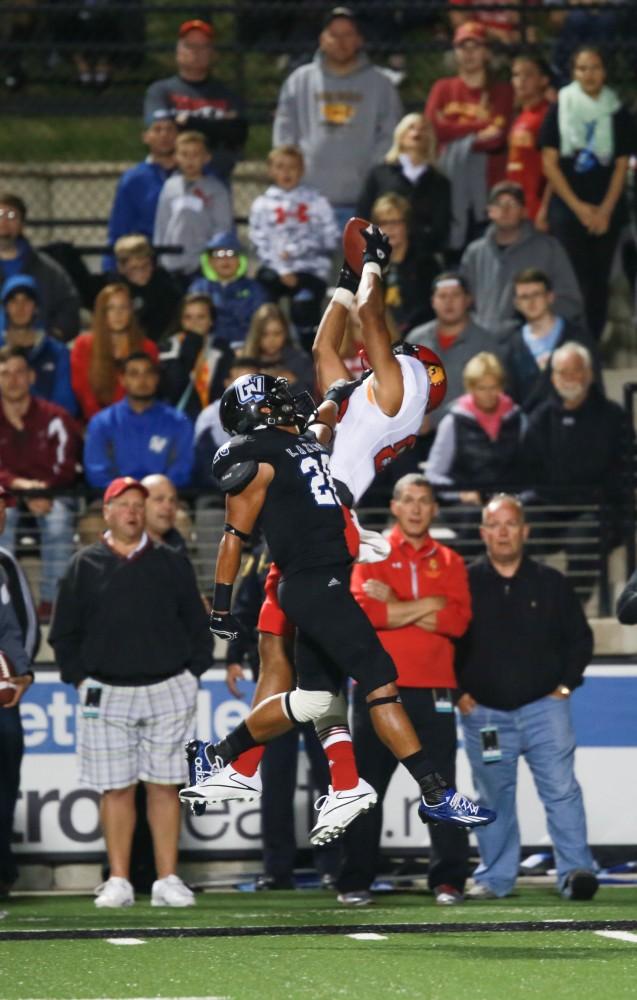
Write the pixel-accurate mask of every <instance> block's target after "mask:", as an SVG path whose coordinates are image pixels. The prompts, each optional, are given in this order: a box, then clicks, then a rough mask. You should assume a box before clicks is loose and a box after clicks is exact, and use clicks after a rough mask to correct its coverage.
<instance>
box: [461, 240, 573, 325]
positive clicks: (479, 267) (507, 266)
mask: <svg viewBox="0 0 637 1000" xmlns="http://www.w3.org/2000/svg"><path fill="white" fill-rule="evenodd" d="M527 267H535V268H539V269H540V271H544V272H545V274H547V275H548V276H549V278H550V279H551V282H552V283H553V290H554V292H555V303H554V306H553V310H554V312H555V313H556V314H557V315H558V316H564V317H565V319H569V320H572V321H573V322H575V323H579V324H580V325H582V326H585V325H586V324H585V321H584V305H583V302H582V293H581V292H580V288H579V285H578V283H577V278H576V277H575V271H574V270H573V266H572V264H571V262H570V260H569V258H568V256H567V253H566V251H565V250H564V248H563V246H562V244H561V243H560V242H559V241H558V240H556V239H555V237H554V236H549V235H548V234H547V233H540V232H538V230H537V229H535V227H534V226H532V225H531V223H530V222H523V223H522V229H521V233H520V238H519V239H518V240H517V241H516V242H515V243H512V244H511V245H510V246H508V247H506V248H504V249H500V248H499V247H498V246H497V244H496V242H495V226H489V228H488V229H487V231H486V233H485V235H484V236H483V237H482V238H481V239H479V240H474V241H473V243H470V244H469V246H468V247H467V249H466V250H465V252H464V254H463V255H462V260H461V261H460V271H461V273H462V275H463V276H464V277H465V278H466V280H467V282H468V284H469V287H470V289H471V294H472V295H473V299H474V316H475V319H476V322H477V323H479V324H480V325H481V326H483V327H485V328H486V329H487V330H489V331H490V332H491V333H493V334H494V335H495V336H496V337H497V338H498V340H506V339H507V338H508V337H509V336H510V334H511V333H512V331H513V330H515V329H516V327H517V326H518V325H519V323H518V321H517V320H516V318H515V307H514V305H513V293H514V286H513V279H514V278H515V275H516V274H517V273H518V272H519V271H523V270H524V269H525V268H527Z"/></svg>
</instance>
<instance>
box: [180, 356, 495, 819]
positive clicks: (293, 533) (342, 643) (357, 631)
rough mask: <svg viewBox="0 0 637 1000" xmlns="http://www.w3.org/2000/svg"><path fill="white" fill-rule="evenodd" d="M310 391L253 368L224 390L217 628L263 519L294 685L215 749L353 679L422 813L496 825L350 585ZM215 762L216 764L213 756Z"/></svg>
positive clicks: (296, 719) (309, 706) (193, 794)
mask: <svg viewBox="0 0 637 1000" xmlns="http://www.w3.org/2000/svg"><path fill="white" fill-rule="evenodd" d="M308 404H309V405H311V400H308V399H307V395H306V394H304V395H303V397H293V396H292V395H291V393H290V391H289V388H288V385H287V381H286V380H285V379H280V378H279V379H275V378H273V377H272V376H269V375H245V376H242V377H241V378H239V379H237V381H236V382H235V383H233V385H232V386H230V387H229V388H228V389H226V391H225V393H224V395H223V397H222V401H221V413H220V415H221V420H222V423H223V425H224V427H225V428H226V430H227V431H228V432H229V433H231V434H234V435H237V436H235V437H233V438H232V439H231V441H230V442H229V443H228V444H226V445H224V446H223V447H222V448H220V449H219V451H218V452H217V454H216V456H215V460H214V471H215V476H216V478H217V480H218V481H219V482H220V484H221V487H222V489H223V490H224V492H225V493H226V518H227V520H226V524H225V530H224V536H223V539H222V541H221V545H220V548H219V555H218V559H217V567H216V579H215V592H214V598H213V611H212V613H211V616H210V628H211V631H212V633H213V634H214V635H218V636H219V637H221V638H225V639H228V638H232V637H233V636H234V635H236V631H237V629H236V624H235V622H234V620H233V618H232V615H231V613H230V606H231V598H232V586H233V584H234V581H235V579H236V576H237V573H238V571H239V566H240V562H241V548H242V542H243V541H244V540H245V539H246V538H248V537H249V535H250V533H251V531H252V529H253V527H254V525H255V522H256V520H257V518H260V523H261V527H262V530H263V534H264V536H265V538H266V540H267V543H268V546H269V548H270V552H271V553H272V557H273V559H274V561H275V562H276V564H277V565H278V566H279V568H280V570H281V573H282V580H281V584H280V586H279V593H278V597H279V602H280V605H281V608H282V609H283V611H284V612H285V614H286V615H287V617H288V619H289V620H290V621H291V622H292V623H293V624H294V625H295V626H296V629H297V638H296V656H295V660H296V670H297V675H298V686H297V687H296V688H295V689H294V690H293V691H291V692H287V693H285V694H277V695H273V696H272V697H271V698H268V699H266V700H265V701H262V702H261V703H260V704H259V705H257V706H256V707H255V708H254V709H253V710H252V711H251V712H250V714H249V715H248V717H247V719H246V720H245V722H243V723H241V725H240V726H238V727H237V729H235V730H234V731H233V732H232V733H230V734H229V736H228V737H226V739H224V740H222V741H221V742H220V743H218V744H216V745H215V746H214V748H210V749H209V750H207V754H208V756H210V755H213V757H214V758H219V766H225V765H226V764H227V763H229V762H230V761H232V760H233V759H235V758H236V757H238V756H239V755H240V754H241V753H243V752H244V751H246V750H249V749H251V748H252V747H255V746H257V745H259V744H261V743H265V742H267V741H269V740H271V739H273V738H274V737H275V736H278V735H279V734H281V733H283V732H286V731H287V730H289V729H290V728H291V727H292V726H293V725H295V724H296V723H301V722H309V721H314V720H315V719H318V718H320V717H322V716H324V715H326V714H329V712H330V708H331V706H332V704H333V702H334V701H335V699H337V698H338V694H339V691H340V688H341V686H342V683H343V680H344V678H345V677H346V676H348V675H349V676H351V677H353V678H355V680H356V681H357V682H358V683H359V685H360V686H361V689H362V690H363V691H364V692H365V694H366V698H367V702H368V705H369V708H370V715H371V718H372V722H373V725H374V728H375V730H376V732H377V734H378V736H379V738H380V739H381V740H382V741H383V743H385V745H386V746H387V747H388V748H389V749H390V750H391V752H392V753H393V754H394V755H395V756H396V758H397V759H398V760H399V761H400V762H401V763H403V764H404V765H405V767H406V768H407V770H408V771H409V772H410V774H411V775H412V776H413V777H414V778H415V779H416V781H417V782H418V784H419V785H420V789H421V793H422V800H421V804H420V807H419V813H420V815H421V818H422V819H423V820H424V821H425V822H427V821H431V822H437V821H445V822H451V823H459V824H462V825H465V826H479V825H483V824H486V823H490V822H492V821H493V820H494V819H495V814H494V813H493V812H492V811H491V810H488V809H485V808H484V807H482V806H479V805H477V804H476V803H474V802H472V801H471V800H470V799H467V798H466V797H465V796H462V795H460V794H459V793H458V792H456V791H455V789H453V788H450V787H449V786H447V784H446V783H445V781H444V780H443V779H442V778H441V777H440V775H438V774H436V773H435V771H434V770H433V766H432V765H431V762H430V761H429V760H428V759H427V757H426V754H425V752H424V750H423V749H422V747H421V745H420V742H419V740H418V737H417V736H416V733H415V731H414V729H413V727H412V725H411V722H410V721H409V718H408V716H407V714H406V713H405V711H404V709H403V707H402V705H401V704H400V698H399V695H398V691H397V688H396V684H395V681H396V676H397V675H396V669H395V667H394V664H393V662H392V660H391V658H390V657H389V655H388V654H387V653H386V652H385V650H384V649H383V647H382V645H381V643H380V641H379V639H378V637H377V635H376V632H375V630H374V628H373V626H372V625H371V623H370V621H369V619H368V618H367V616H366V614H365V613H364V611H363V610H362V609H361V608H360V607H359V605H358V604H357V602H356V600H355V599H354V597H353V596H352V594H351V592H350V586H349V577H350V567H351V562H352V557H353V554H354V551H353V549H351V548H350V547H348V542H347V537H346V535H347V526H348V523H349V522H348V511H347V508H344V507H343V506H342V504H341V501H340V499H339V497H338V494H337V492H336V489H335V487H334V484H333V482H332V479H331V476H330V471H329V463H328V455H327V451H326V450H325V448H324V447H323V446H322V445H321V444H320V443H319V442H318V441H317V439H316V437H315V435H314V434H312V433H311V432H308V430H307V427H308V423H309V421H310V419H311V414H310V412H309V405H308ZM211 763H212V761H211ZM180 797H181V798H182V800H184V801H189V800H196V799H199V800H203V801H205V783H202V784H200V785H194V786H191V787H190V788H187V789H183V790H182V792H181V793H180Z"/></svg>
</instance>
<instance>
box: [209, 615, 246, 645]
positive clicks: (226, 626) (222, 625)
mask: <svg viewBox="0 0 637 1000" xmlns="http://www.w3.org/2000/svg"><path fill="white" fill-rule="evenodd" d="M208 628H209V629H210V632H211V633H212V635H214V636H216V637H217V638H218V639H225V640H226V641H227V642H231V641H232V640H233V639H238V637H239V633H240V632H241V626H240V625H239V622H238V621H237V619H236V618H235V617H234V615H231V614H230V612H228V611H226V612H224V613H223V614H222V613H221V612H219V611H211V612H210V618H209V619H208Z"/></svg>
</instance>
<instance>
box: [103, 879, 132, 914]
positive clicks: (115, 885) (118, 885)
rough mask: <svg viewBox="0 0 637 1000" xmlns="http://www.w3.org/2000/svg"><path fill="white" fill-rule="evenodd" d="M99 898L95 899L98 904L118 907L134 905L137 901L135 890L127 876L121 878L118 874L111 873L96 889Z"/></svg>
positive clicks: (113, 907)
mask: <svg viewBox="0 0 637 1000" xmlns="http://www.w3.org/2000/svg"><path fill="white" fill-rule="evenodd" d="M95 895H96V896H97V899H95V900H94V903H95V905H96V906H99V907H104V906H108V907H111V908H112V909H117V908H118V907H120V906H132V905H133V903H134V902H135V891H134V889H133V887H132V885H131V884H130V882H129V881H128V879H127V878H120V877H119V876H118V875H111V877H110V878H109V879H108V880H107V881H106V882H102V884H101V885H98V886H97V888H96V890H95Z"/></svg>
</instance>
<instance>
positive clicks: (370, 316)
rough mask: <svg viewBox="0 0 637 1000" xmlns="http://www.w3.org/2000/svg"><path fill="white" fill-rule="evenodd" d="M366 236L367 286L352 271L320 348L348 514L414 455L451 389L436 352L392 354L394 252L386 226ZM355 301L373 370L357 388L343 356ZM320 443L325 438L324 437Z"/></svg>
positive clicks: (326, 408)
mask: <svg viewBox="0 0 637 1000" xmlns="http://www.w3.org/2000/svg"><path fill="white" fill-rule="evenodd" d="M361 232H362V235H363V236H364V238H365V242H366V244H367V249H366V251H365V257H364V259H365V263H364V265H363V269H362V274H361V277H360V283H359V278H358V277H357V275H356V274H355V273H354V271H353V270H352V268H351V267H350V266H349V265H348V264H347V263H345V264H344V265H343V268H342V270H341V273H340V276H339V284H338V287H337V288H336V290H335V292H334V294H333V296H332V301H331V302H330V304H329V305H328V307H327V309H326V311H325V313H324V315H323V319H322V320H321V325H320V326H319V329H318V332H317V335H316V339H315V341H314V348H313V355H314V361H315V366H316V375H317V380H318V385H319V389H320V391H321V392H322V393H324V394H325V402H324V403H322V404H321V406H320V408H319V416H320V419H321V420H325V422H326V423H328V424H329V425H330V426H331V427H332V426H333V427H335V440H334V446H333V449H332V457H331V460H330V469H331V472H332V477H333V479H334V480H335V481H337V482H338V483H340V484H341V486H344V487H345V490H344V491H343V495H342V497H341V499H342V500H343V501H344V502H345V503H347V504H348V506H351V505H352V503H356V502H357V501H358V500H360V498H361V496H362V495H363V493H364V492H365V491H366V490H367V488H368V487H369V486H370V485H371V483H372V481H373V479H374V477H375V476H376V474H377V473H378V472H380V471H381V470H382V469H383V468H384V467H385V466H386V465H387V464H388V463H389V462H391V461H393V460H394V459H395V458H397V457H398V456H399V455H400V454H401V453H402V452H403V451H405V450H406V449H408V448H411V447H413V445H414V444H415V441H416V437H417V435H418V433H419V432H420V431H421V429H422V427H423V422H424V418H425V414H426V413H427V412H429V411H430V410H432V409H434V408H435V407H436V406H439V405H440V403H441V402H442V400H443V398H444V390H445V388H446V376H445V372H444V368H443V366H442V362H441V361H440V359H439V358H438V357H437V356H436V355H435V354H434V353H433V351H430V350H428V349H427V348H419V347H415V346H412V345H409V344H399V345H398V346H396V347H393V348H392V345H391V337H390V333H389V330H388V328H387V324H386V322H385V305H384V292H383V285H382V280H381V276H382V273H383V271H384V270H386V268H387V266H388V264H389V259H390V255H391V247H390V245H389V240H388V239H387V237H386V236H385V234H384V233H383V232H382V231H381V230H380V229H379V228H378V226H372V225H370V226H368V227H367V228H366V229H363V230H361ZM355 297H357V300H358V315H359V319H360V323H361V332H362V337H363V343H364V345H365V355H366V361H367V363H368V365H369V369H368V371H367V372H366V373H365V374H364V375H363V376H362V378H360V379H356V380H354V379H352V377H351V375H350V373H349V371H348V369H347V367H346V365H345V363H344V362H343V360H342V358H341V357H340V354H339V349H340V346H341V343H342V340H343V337H344V334H345V326H346V323H347V317H348V313H349V310H350V309H351V308H352V306H353V304H354V299H355ZM317 436H318V437H319V439H320V438H321V437H322V436H324V434H323V432H322V431H321V430H320V429H317Z"/></svg>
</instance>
